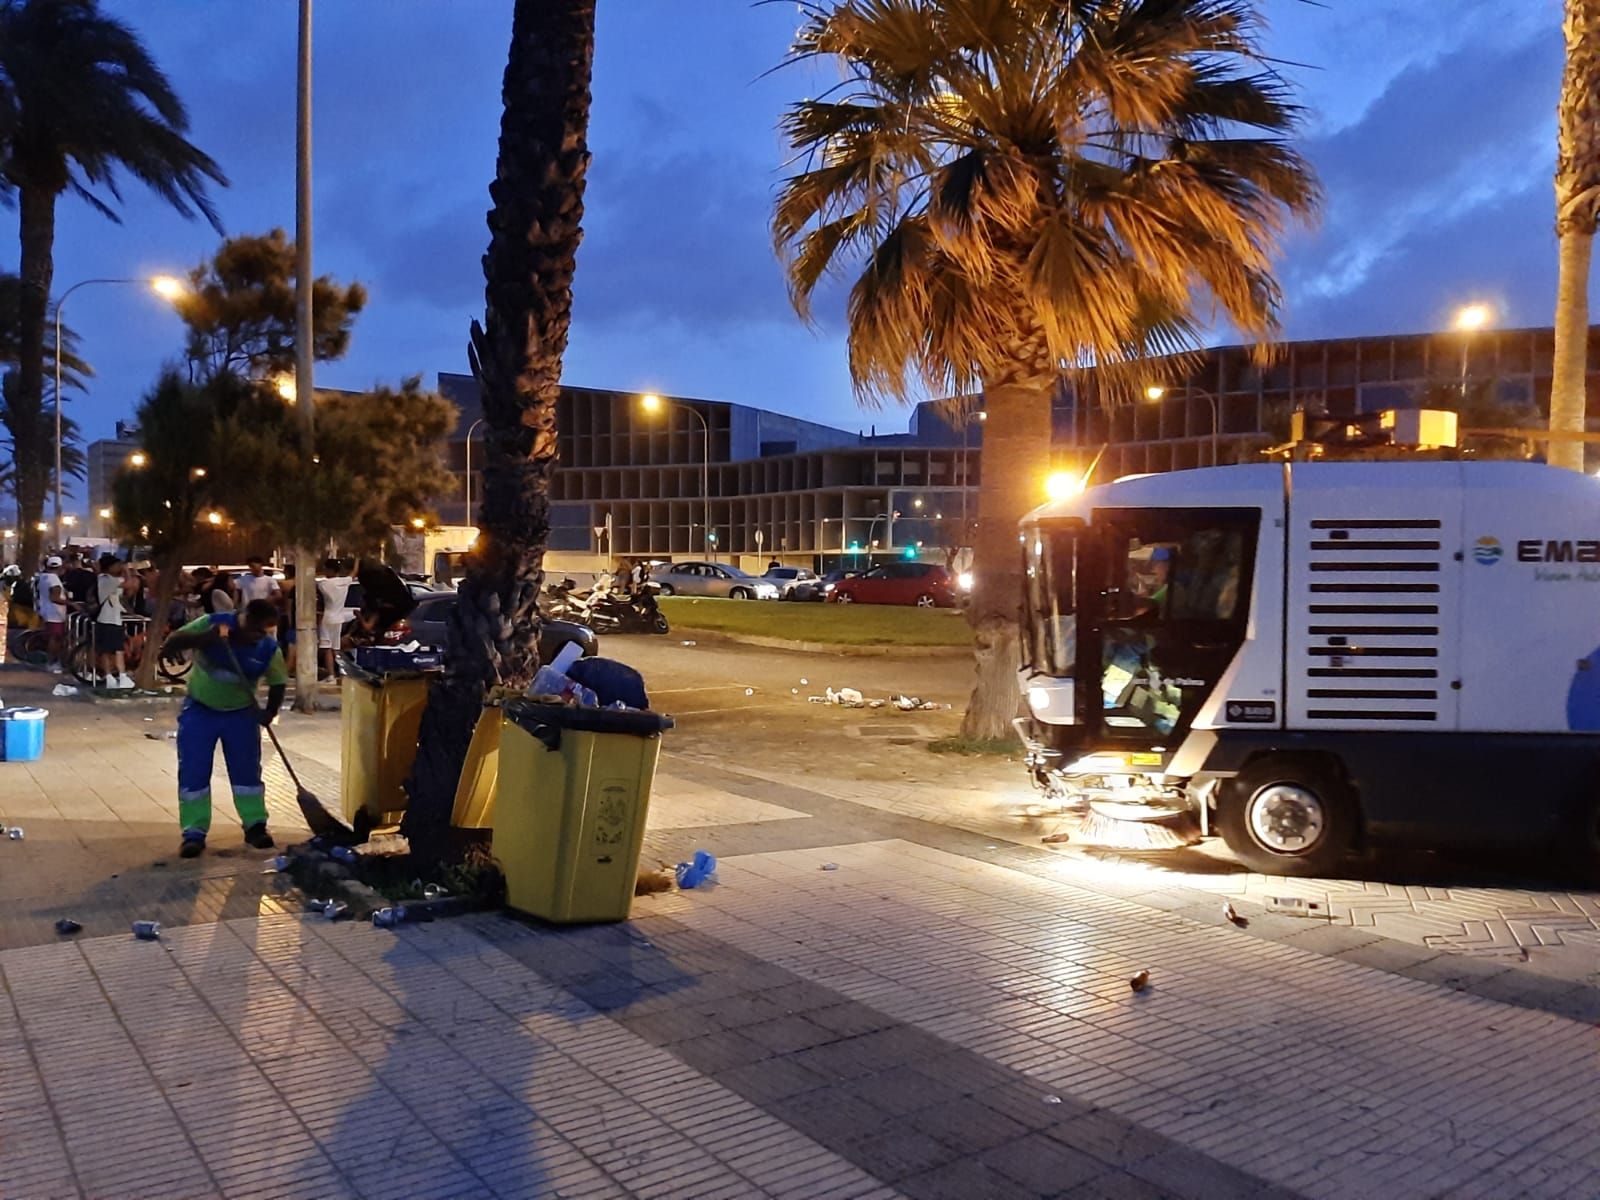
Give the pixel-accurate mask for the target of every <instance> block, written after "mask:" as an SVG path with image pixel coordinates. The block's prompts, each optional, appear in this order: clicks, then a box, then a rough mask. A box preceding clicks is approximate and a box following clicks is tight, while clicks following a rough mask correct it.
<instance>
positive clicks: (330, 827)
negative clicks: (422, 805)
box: [222, 638, 370, 846]
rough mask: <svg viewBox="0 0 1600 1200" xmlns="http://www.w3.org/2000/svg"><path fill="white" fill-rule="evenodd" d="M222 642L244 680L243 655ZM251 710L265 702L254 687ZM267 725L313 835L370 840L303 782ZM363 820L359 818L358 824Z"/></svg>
mask: <svg viewBox="0 0 1600 1200" xmlns="http://www.w3.org/2000/svg"><path fill="white" fill-rule="evenodd" d="M222 644H223V646H224V647H226V649H227V651H228V660H229V662H231V663H232V664H233V669H234V671H235V672H236V673H237V674H238V676H239V678H240V679H241V680H243V679H245V673H244V668H243V667H241V666H240V665H239V656H238V655H237V654H235V653H234V652H233V645H232V643H231V642H229V641H228V640H227V639H226V638H224V639H222ZM250 711H251V712H253V713H255V714H256V715H257V716H260V714H261V705H260V704H259V703H257V701H256V690H255V688H254V687H253V686H252V687H251V688H250ZM266 728H267V736H268V737H269V738H271V739H272V748H273V749H274V750H276V751H277V752H278V757H279V758H280V759H282V760H283V769H284V770H286V771H288V772H289V779H290V780H291V781H292V782H293V783H294V802H295V804H296V805H298V806H299V808H300V815H301V816H302V817H304V818H305V822H306V828H308V829H310V830H311V833H312V836H314V837H320V838H324V839H326V840H327V841H329V842H332V843H333V844H334V845H336V846H356V845H359V844H361V843H362V842H364V841H366V840H367V839H366V836H365V833H364V832H363V831H362V830H361V829H351V828H350V826H348V825H346V824H345V823H344V822H343V821H341V820H340V819H339V818H338V817H336V816H334V815H333V814H332V813H331V812H329V811H328V810H327V808H326V806H324V805H323V803H322V801H321V800H320V799H318V798H317V794H316V793H315V792H313V791H312V790H311V789H310V788H308V787H306V785H305V784H303V783H301V782H300V776H299V775H298V774H296V773H295V769H294V764H293V763H291V762H290V761H289V756H288V755H287V754H285V753H284V750H283V743H282V742H280V741H279V740H278V734H277V731H276V730H274V729H273V728H272V726H271V725H268V726H267V727H266ZM361 815H365V813H363V814H361ZM360 823H361V822H360V820H359V817H358V819H357V824H358V825H359V824H360ZM368 832H370V831H368Z"/></svg>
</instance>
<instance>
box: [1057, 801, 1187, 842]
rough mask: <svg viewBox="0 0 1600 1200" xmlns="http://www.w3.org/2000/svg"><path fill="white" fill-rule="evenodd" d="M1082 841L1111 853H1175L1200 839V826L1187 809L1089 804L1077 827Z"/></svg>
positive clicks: (1139, 805)
mask: <svg viewBox="0 0 1600 1200" xmlns="http://www.w3.org/2000/svg"><path fill="white" fill-rule="evenodd" d="M1078 836H1079V838H1080V839H1081V840H1083V841H1085V842H1091V843H1093V844H1095V845H1097V846H1105V847H1107V848H1109V849H1113V850H1178V849H1181V848H1182V847H1184V846H1192V845H1194V844H1195V843H1196V842H1198V841H1199V840H1200V823H1199V821H1197V820H1196V819H1195V816H1194V814H1193V813H1192V812H1189V811H1188V810H1186V809H1184V810H1178V811H1172V810H1168V809H1158V808H1152V807H1149V806H1147V805H1142V804H1116V803H1113V802H1110V801H1098V800H1091V801H1089V811H1088V812H1086V813H1084V815H1083V817H1082V818H1080V821H1079V824H1078Z"/></svg>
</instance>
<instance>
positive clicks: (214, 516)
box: [206, 508, 222, 525]
mask: <svg viewBox="0 0 1600 1200" xmlns="http://www.w3.org/2000/svg"><path fill="white" fill-rule="evenodd" d="M206 520H207V521H210V522H211V523H212V524H213V525H221V524H222V514H221V513H219V512H218V511H217V510H216V509H214V508H213V509H212V510H211V511H210V512H208V513H207V514H206Z"/></svg>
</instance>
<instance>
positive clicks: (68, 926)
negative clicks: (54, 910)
mask: <svg viewBox="0 0 1600 1200" xmlns="http://www.w3.org/2000/svg"><path fill="white" fill-rule="evenodd" d="M82 928H83V926H82V925H79V924H78V923H77V922H76V921H74V920H73V919H72V918H71V917H62V918H61V919H60V920H59V921H57V922H56V932H57V933H59V934H60V935H61V936H62V937H66V936H67V935H68V934H73V933H77V932H78V930H80V929H82Z"/></svg>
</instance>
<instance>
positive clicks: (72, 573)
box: [61, 546, 97, 612]
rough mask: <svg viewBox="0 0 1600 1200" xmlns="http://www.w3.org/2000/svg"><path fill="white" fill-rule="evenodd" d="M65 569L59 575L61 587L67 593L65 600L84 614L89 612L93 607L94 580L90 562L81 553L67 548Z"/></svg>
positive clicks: (95, 577)
mask: <svg viewBox="0 0 1600 1200" xmlns="http://www.w3.org/2000/svg"><path fill="white" fill-rule="evenodd" d="M66 565H67V569H66V570H65V571H64V572H62V574H61V587H62V589H63V590H64V591H65V592H66V593H67V600H68V601H69V602H70V603H72V604H75V605H77V606H78V608H79V609H81V610H82V611H84V612H89V611H91V610H92V609H93V608H94V605H95V587H96V579H97V576H96V575H95V573H94V571H93V569H92V568H91V566H90V562H89V560H88V559H86V558H85V557H84V555H83V553H82V552H81V551H79V550H75V549H73V548H72V547H71V546H69V547H67V557H66Z"/></svg>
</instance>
